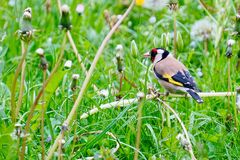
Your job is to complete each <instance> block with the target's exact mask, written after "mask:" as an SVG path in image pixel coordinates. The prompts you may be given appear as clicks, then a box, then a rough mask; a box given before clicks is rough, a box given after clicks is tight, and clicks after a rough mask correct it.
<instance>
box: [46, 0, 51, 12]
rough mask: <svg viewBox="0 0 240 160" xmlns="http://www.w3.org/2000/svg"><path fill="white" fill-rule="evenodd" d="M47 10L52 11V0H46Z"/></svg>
mask: <svg viewBox="0 0 240 160" xmlns="http://www.w3.org/2000/svg"><path fill="white" fill-rule="evenodd" d="M45 5H46V10H47V13H49V12H50V9H51V0H46V4H45Z"/></svg>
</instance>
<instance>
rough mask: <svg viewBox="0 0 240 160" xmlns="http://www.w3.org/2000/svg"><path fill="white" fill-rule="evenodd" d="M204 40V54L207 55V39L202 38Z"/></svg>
mask: <svg viewBox="0 0 240 160" xmlns="http://www.w3.org/2000/svg"><path fill="white" fill-rule="evenodd" d="M203 41H204V42H203V43H204V53H205V55H207V54H208V40H207V39H204V40H203Z"/></svg>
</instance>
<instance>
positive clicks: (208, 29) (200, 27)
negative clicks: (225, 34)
mask: <svg viewBox="0 0 240 160" xmlns="http://www.w3.org/2000/svg"><path fill="white" fill-rule="evenodd" d="M216 30H217V26H216V24H215V23H213V22H211V21H210V20H209V19H208V18H204V19H201V20H198V21H196V22H195V23H194V24H193V26H192V29H191V37H192V39H195V40H197V41H203V40H206V39H210V38H212V37H214V36H215V35H216Z"/></svg>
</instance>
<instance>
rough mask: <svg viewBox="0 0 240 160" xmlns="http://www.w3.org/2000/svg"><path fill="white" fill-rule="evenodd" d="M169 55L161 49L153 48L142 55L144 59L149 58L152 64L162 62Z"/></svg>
mask: <svg viewBox="0 0 240 160" xmlns="http://www.w3.org/2000/svg"><path fill="white" fill-rule="evenodd" d="M168 55H169V52H168V51H167V50H165V49H163V48H153V49H152V50H151V51H150V52H147V53H145V54H144V57H145V58H151V61H152V62H154V61H155V60H156V61H160V60H163V59H164V58H166V57H167V56H168Z"/></svg>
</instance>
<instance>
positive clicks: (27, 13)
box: [23, 7, 32, 19]
mask: <svg viewBox="0 0 240 160" xmlns="http://www.w3.org/2000/svg"><path fill="white" fill-rule="evenodd" d="M23 17H24V18H25V19H31V18H32V9H31V8H30V7H28V8H26V9H25V10H24V12H23Z"/></svg>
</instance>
